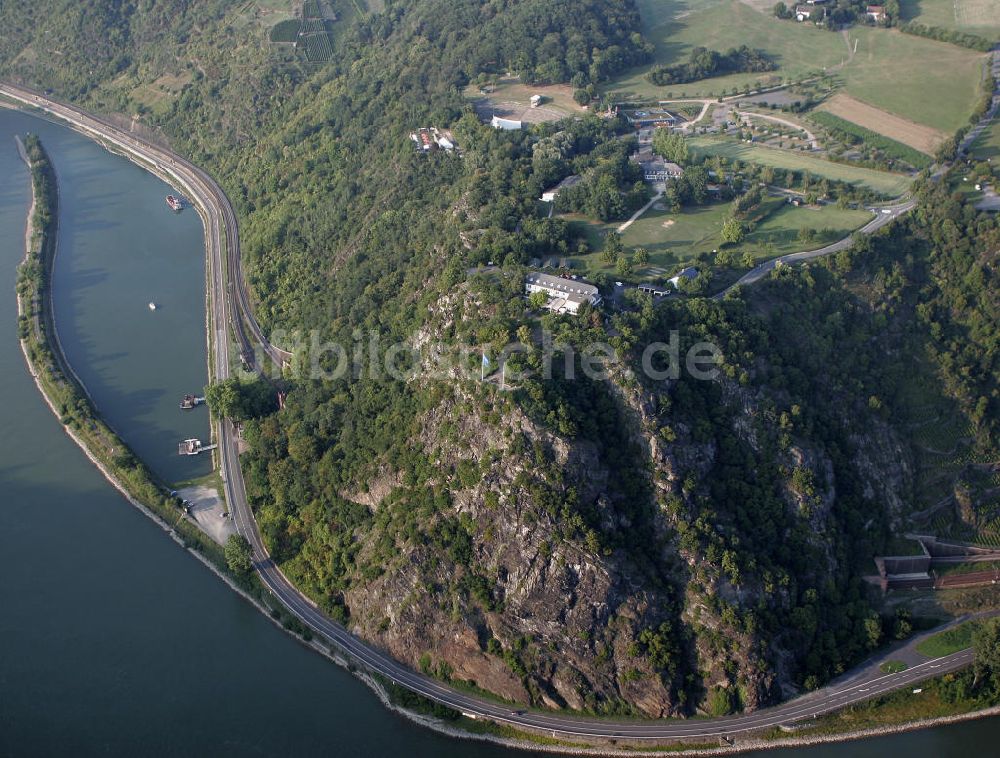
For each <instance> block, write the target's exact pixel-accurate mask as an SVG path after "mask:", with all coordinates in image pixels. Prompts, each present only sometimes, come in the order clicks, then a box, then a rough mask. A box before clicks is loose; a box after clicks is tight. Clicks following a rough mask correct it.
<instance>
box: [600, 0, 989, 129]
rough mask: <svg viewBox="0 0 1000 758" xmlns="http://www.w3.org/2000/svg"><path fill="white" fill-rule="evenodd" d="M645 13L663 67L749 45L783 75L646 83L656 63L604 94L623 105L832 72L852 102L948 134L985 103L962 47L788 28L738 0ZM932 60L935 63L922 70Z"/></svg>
mask: <svg viewBox="0 0 1000 758" xmlns="http://www.w3.org/2000/svg"><path fill="white" fill-rule="evenodd" d="M995 1H996V0H995ZM639 10H640V13H641V14H642V17H643V19H644V22H645V23H644V26H645V27H646V31H645V35H646V37H647V38H648V39H649V40H650V41H651V42H653V43H654V44H655V45H656V54H655V58H656V63H657V64H672V63H677V62H679V61H682V60H684V59H686V58H687V56H688V55H689V53H690V51H691V49H692V48H694V47H696V46H699V45H702V46H705V47H709V48H712V49H716V50H726V49H728V48H731V47H736V46H739V45H742V44H746V45H749V46H750V47H754V48H760V49H762V50H765V51H767V52H768V53H769V54H771V55H772V56H774V58H775V60H776V62H777V63H778V66H779V68H778V70H777V71H774V72H769V73H766V74H733V75H730V76H724V77H717V78H711V79H704V80H702V81H698V82H692V83H689V84H684V85H674V86H672V87H658V86H656V85H653V84H652V83H650V82H649V81H647V80H646V79H645V76H644V75H645V73H646V72H647V71H648V70H649V68H650V66H643V67H638V68H635V69H631V70H630V71H628V72H626V73H625V74H624V75H623V76H621V77H619V78H618V79H616V80H613V81H612V82H610V83H608V84H607V85H606V86H605V87H604V89H605V91H607V92H613V93H615V94H616V95H617V96H618V97H620V98H630V97H631V98H645V99H667V98H669V97H681V96H685V97H696V96H707V97H711V96H718V95H719V94H722V93H729V92H733V91H735V90H742V89H745V88H747V87H749V86H752V85H768V84H776V83H779V82H781V81H785V82H788V81H794V80H800V79H803V78H805V77H809V76H813V75H818V74H820V73H823V72H826V73H830V74H835V75H836V77H837V80H838V84H839V86H840V87H842V88H843V89H844V91H846V92H847V93H848V94H850V95H852V96H853V97H855V98H857V99H859V100H863V101H865V102H868V103H872V104H877V105H878V106H879V107H880V108H883V109H884V110H887V111H890V112H892V113H894V114H896V115H898V116H901V117H902V118H905V119H908V120H910V121H913V122H915V123H917V124H922V125H925V126H928V127H931V128H932V129H937V130H941V131H944V132H947V133H949V134H950V133H952V132H954V131H955V130H956V129H958V128H959V127H960V126H962V125H963V124H964V123H965V122H966V120H967V119H968V117H969V114H970V113H971V112H972V110H973V108H974V107H975V104H976V101H977V99H978V97H979V81H980V74H981V67H982V62H983V60H984V58H985V56H984V54H982V53H978V52H975V51H972V50H968V49H965V48H960V47H957V46H955V45H950V44H947V43H942V42H936V41H934V40H928V39H924V38H922V37H915V36H913V35H908V34H902V33H901V32H898V31H895V30H888V29H876V28H872V27H865V26H856V27H852V28H851V29H849V30H847V31H846V32H845V33H843V34H837V33H834V32H829V31H826V30H824V29H818V28H816V27H815V26H813V25H812V24H798V23H795V22H792V21H781V20H779V19H776V18H774V17H773V15H772V14H771V12H770V10H769V9H765V10H757V9H755V7H752V6H751V5H749V4H747V3H743V2H738V0H705V1H704V2H699V3H697V4H695V3H694V2H683V1H682V0H666V1H665V2H658V1H657V0H639ZM855 44H856V45H857V48H856V52H855ZM929 60H933V61H934V62H935V65H934V66H926V65H924V64H925V63H926V61H929Z"/></svg>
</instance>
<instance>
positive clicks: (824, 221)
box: [740, 198, 872, 258]
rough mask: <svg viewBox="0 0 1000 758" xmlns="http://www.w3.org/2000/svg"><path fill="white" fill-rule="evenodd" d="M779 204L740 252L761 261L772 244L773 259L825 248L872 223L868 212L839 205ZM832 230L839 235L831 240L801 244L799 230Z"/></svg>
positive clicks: (781, 201) (748, 238)
mask: <svg viewBox="0 0 1000 758" xmlns="http://www.w3.org/2000/svg"><path fill="white" fill-rule="evenodd" d="M774 201H776V202H777V203H779V206H778V208H777V210H776V211H775V212H773V213H771V214H770V215H769V216H768V217H767V218H765V219H764V220H763V221H762V222H761V223H760V224H758V225H757V228H756V229H754V230H753V231H752V232H751V233H750V234H748V235H747V238H746V241H745V242H744V243H743V244H742V245H740V249H741V250H744V249H749V250H750V251H751V252H753V253H754V254H755V256H756V257H758V258H763V257H770V256H766V255H765V251H766V250H768V249H767V248H766V245H767V244H768V243H770V245H771V248H770V250H769V252H771V253H772V254H773V255H783V254H785V253H795V252H798V251H799V250H806V249H810V248H818V247H823V246H824V245H827V244H829V243H830V242H835V241H836V240H838V239H841V238H843V237H846V236H848V235H849V234H850V233H851V232H853V231H854V230H855V229H859V228H861V227H862V226H864V225H865V224H867V223H868V222H869V221H871V219H872V215H871V214H870V213H869V212H868V211H863V210H861V211H858V210H850V209H843V208H838V207H837V206H836V205H823V206H820V207H818V208H812V207H805V206H803V207H799V208H796V207H795V206H794V205H789V204H788V203H787V202H784V201H783V200H780V199H778V198H775V199H774ZM806 228H808V229H815V230H817V231H818V230H820V229H833V230H834V231H835V232H836V234H835V235H834V236H831V238H830V239H828V240H822V241H817V242H812V243H807V244H803V243H802V242H801V241H800V240H799V230H800V229H806Z"/></svg>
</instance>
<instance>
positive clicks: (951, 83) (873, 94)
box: [839, 27, 988, 134]
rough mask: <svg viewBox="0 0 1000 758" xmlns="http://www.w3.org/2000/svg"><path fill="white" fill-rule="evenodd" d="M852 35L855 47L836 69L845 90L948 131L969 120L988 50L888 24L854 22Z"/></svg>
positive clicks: (903, 116) (880, 106)
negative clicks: (849, 58)
mask: <svg viewBox="0 0 1000 758" xmlns="http://www.w3.org/2000/svg"><path fill="white" fill-rule="evenodd" d="M850 36H851V39H852V40H853V39H857V40H858V52H857V54H856V55H855V56H854V59H853V60H852V61H851V63H850V65H849V66H846V67H845V68H844V69H843V71H841V72H840V74H839V76H840V77H842V78H843V80H844V90H845V91H846V92H847V94H849V95H852V96H853V97H855V98H857V99H858V100H863V101H865V102H867V103H875V104H877V105H878V107H879V108H881V109H883V110H886V111H889V112H891V113H894V114H896V115H897V116H901V117H902V118H905V119H908V120H909V121H913V122H915V123H917V124H923V125H925V126H929V127H931V128H932V129H939V130H942V131H944V132H946V133H948V134H951V133H954V132H955V131H956V130H957V129H959V128H960V127H962V126H964V125H965V124H966V123H967V122H968V120H969V116H970V115H971V113H972V110H973V108H975V106H976V103H977V101H978V100H979V98H980V97H981V95H982V92H981V90H980V81H981V79H982V73H983V64H984V63H985V62H986V60H987V57H988V56H987V54H986V53H979V52H976V51H975V50H969V49H968V48H964V47H958V46H956V45H950V44H948V43H947V42H937V41H935V40H929V39H925V38H923V37H915V36H913V35H912V34H903V33H902V32H898V31H895V30H891V29H875V28H873V27H855V28H853V29H851V30H850ZM928 61H933V65H930V66H929V65H926V64H927V62H928Z"/></svg>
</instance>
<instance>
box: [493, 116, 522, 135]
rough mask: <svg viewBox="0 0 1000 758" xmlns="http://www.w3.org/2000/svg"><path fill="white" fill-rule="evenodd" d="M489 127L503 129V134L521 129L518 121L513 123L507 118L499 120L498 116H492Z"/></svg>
mask: <svg viewBox="0 0 1000 758" xmlns="http://www.w3.org/2000/svg"><path fill="white" fill-rule="evenodd" d="M490 126H492V127H493V128H494V129H503V130H504V131H505V132H516V131H518V130H519V129H520V128H521V122H520V121H514V120H513V119H509V118H500V117H499V116H494V117H493V118H492V119H490Z"/></svg>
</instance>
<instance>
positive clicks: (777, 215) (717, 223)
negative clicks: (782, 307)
mask: <svg viewBox="0 0 1000 758" xmlns="http://www.w3.org/2000/svg"><path fill="white" fill-rule="evenodd" d="M762 210H763V211H764V212H765V213H766V214H767V216H766V218H764V219H763V220H762V221H761V222H760V223H759V224H758V225H757V227H756V228H755V229H754V231H752V232H750V233H749V234H748V235H747V237H746V239H745V240H744V241H743V242H742V243H741V244H740V245H737V246H735V247H734V248H733V249H734V250H736V258H737V260H741V259H742V256H743V254H744V253H746V252H749V253H751V254H752V255H753V256H754V259H755V260H756V261H760V260H764V259H766V258H773V257H774V256H776V255H783V254H784V253H792V252H796V251H799V250H805V249H810V248H815V247H821V246H822V245H823V244H826V243H825V242H811V243H803V242H802V241H801V240H800V238H799V230H800V229H806V228H808V229H814V230H819V229H831V230H833V231H834V233H835V237H834V238H835V239H840V238H841V237H846V236H847V235H848V234H850V233H851V232H852V231H854V230H855V229H857V228H858V227H860V226H863V225H864V224H865V223H866V222H867V221H868V220H870V219H871V214H869V213H867V212H866V211H854V210H844V209H841V208H837V207H836V206H835V205H824V206H821V207H817V208H811V207H806V206H802V207H795V206H794V205H790V204H789V203H787V202H786V201H785V200H784V199H783V198H768V199H767V200H766V201H765V203H764V207H763V209H762ZM728 215H729V203H714V204H711V205H703V206H698V207H694V208H687V209H684V210H683V211H681V212H680V213H671V212H669V211H667V210H664V209H662V208H657V207H656V206H654V207H653V208H651V209H650V210H649V211H647V212H646V213H645V214H644V215H643V216H642V218H640V219H639V220H637V221H636V222H634V223H633V224H632V225H631V226H630V227H629V228H628V229H626V230H625V232H624V233H623V234H622V243H623V244H624V245H625V248H626V249H627V250H630V249H632V248H636V247H644V248H646V250H648V251H649V265H648V266H644V267H642V268H639V269H637V270H636V271H635V272H634V274H633V277H632V278H634V279H642V280H652V281H662V280H663V279H664V277H665V275H669V274H672V273H673V272H674V271H675V270H676V269H677V268H679V267H681V266H683V265H686V264H688V263H690V262H691V261H693V260H694V259H695V258H696V257H697V256H698V254H699V253H707V252H711V251H713V250H717V249H719V248H720V247H722V236H721V232H722V222H723V221H724V220H725V219H726V217H727V216H728ZM564 218H568V219H569V220H570V223H571V225H572V226H573V227H574V229H575V230H576V231H577V233H579V234H582V235H583V236H585V237H586V238H587V242H588V244H589V245H590V248H591V250H592V252H591V253H589V254H587V255H584V256H578V257H575V258H572V259H571V260H574V261H577V264H578V265H579V266H580V267H581V268H586V269H588V270H590V271H592V272H596V271H603V272H604V273H607V274H610V275H612V276H616V273H615V270H614V266H612V265H610V264H608V263H607V262H606V261H604V259H603V258H602V257H601V254H600V251H601V250H603V248H604V235H605V234H607V233H608V232H610V231H614V230H615V229H616V228H617V227H618V225H619V224H618V223H617V222H616V223H611V224H601V223H598V222H595V221H591V220H588V219H584V218H582V217H580V216H576V215H571V216H565V217H564Z"/></svg>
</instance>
